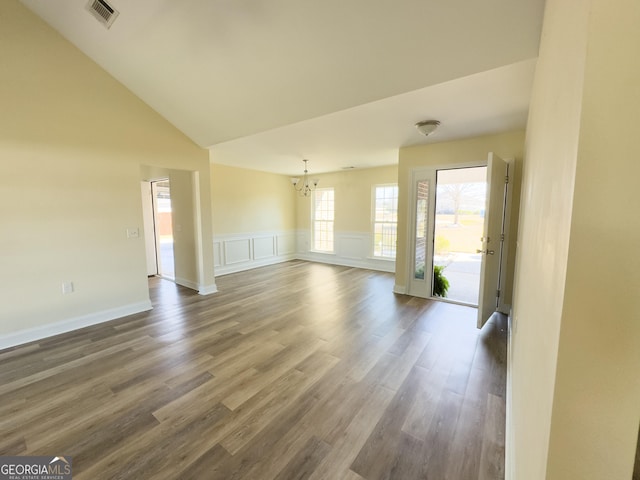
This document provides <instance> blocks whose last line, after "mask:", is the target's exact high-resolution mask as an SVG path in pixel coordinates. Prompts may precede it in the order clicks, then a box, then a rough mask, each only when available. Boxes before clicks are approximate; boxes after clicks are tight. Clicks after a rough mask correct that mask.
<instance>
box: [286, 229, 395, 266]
mask: <svg viewBox="0 0 640 480" xmlns="http://www.w3.org/2000/svg"><path fill="white" fill-rule="evenodd" d="M296 243H297V245H298V253H297V255H296V258H299V259H301V260H308V261H311V262H321V263H330V264H333V265H344V266H347V267H357V268H367V269H369V270H379V271H382V272H395V271H396V262H395V261H394V260H385V259H380V258H373V257H372V255H371V251H372V242H371V234H369V233H362V232H335V236H334V250H335V253H322V252H314V251H312V250H311V249H310V248H309V246H310V245H311V234H310V232H309V231H308V230H298V234H297V242H296Z"/></svg>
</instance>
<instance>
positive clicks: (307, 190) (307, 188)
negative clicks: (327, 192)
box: [291, 160, 318, 197]
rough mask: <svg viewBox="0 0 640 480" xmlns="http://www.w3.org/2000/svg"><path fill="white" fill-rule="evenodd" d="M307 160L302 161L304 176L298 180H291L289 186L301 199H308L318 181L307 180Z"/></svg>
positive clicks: (315, 179)
mask: <svg viewBox="0 0 640 480" xmlns="http://www.w3.org/2000/svg"><path fill="white" fill-rule="evenodd" d="M308 161H309V160H303V162H304V175H303V176H302V179H300V178H292V179H291V184H292V185H293V188H295V190H296V192H298V195H300V196H301V197H308V196H309V195H311V192H312V191H313V190H315V189H316V187H317V186H318V179H317V178H314V179H313V180H310V179H309V175H308V171H307V162H308Z"/></svg>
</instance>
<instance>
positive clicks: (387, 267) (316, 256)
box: [296, 252, 395, 273]
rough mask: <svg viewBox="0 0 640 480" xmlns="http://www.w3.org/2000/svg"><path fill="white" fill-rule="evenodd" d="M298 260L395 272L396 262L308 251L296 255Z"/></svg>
mask: <svg viewBox="0 0 640 480" xmlns="http://www.w3.org/2000/svg"><path fill="white" fill-rule="evenodd" d="M296 259H298V260H306V261H308V262H318V263H328V264H331V265H341V266H343V267H354V268H365V269H367V270H377V271H379V272H388V273H393V272H395V263H394V262H390V261H388V260H376V259H365V260H359V259H352V258H345V257H339V256H337V255H331V254H329V255H327V254H324V253H317V252H308V253H299V254H298V255H296Z"/></svg>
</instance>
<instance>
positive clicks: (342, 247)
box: [336, 233, 370, 260]
mask: <svg viewBox="0 0 640 480" xmlns="http://www.w3.org/2000/svg"><path fill="white" fill-rule="evenodd" d="M336 240H337V242H336V243H337V245H336V247H337V249H336V252H337V255H338V256H339V257H341V258H348V259H351V260H365V259H366V258H367V256H368V255H367V253H368V252H369V240H370V236H369V235H363V234H359V235H345V234H341V233H338V234H336Z"/></svg>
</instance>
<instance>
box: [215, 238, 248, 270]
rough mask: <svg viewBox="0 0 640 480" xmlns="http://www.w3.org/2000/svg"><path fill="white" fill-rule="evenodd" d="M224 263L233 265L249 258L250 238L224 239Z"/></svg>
mask: <svg viewBox="0 0 640 480" xmlns="http://www.w3.org/2000/svg"><path fill="white" fill-rule="evenodd" d="M222 244H223V245H224V263H225V265H233V264H234V263H243V262H248V261H250V260H251V238H238V239H234V240H224V241H223V242H222Z"/></svg>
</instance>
